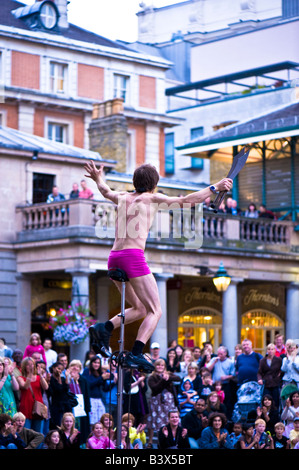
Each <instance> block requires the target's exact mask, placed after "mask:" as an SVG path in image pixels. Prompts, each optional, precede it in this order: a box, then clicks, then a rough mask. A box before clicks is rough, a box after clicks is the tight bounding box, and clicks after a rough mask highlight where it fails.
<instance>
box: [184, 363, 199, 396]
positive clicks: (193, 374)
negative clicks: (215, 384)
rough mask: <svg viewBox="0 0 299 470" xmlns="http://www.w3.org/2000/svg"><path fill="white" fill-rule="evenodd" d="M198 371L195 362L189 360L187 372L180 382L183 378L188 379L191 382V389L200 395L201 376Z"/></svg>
mask: <svg viewBox="0 0 299 470" xmlns="http://www.w3.org/2000/svg"><path fill="white" fill-rule="evenodd" d="M198 371H199V369H198V366H197V364H196V362H194V361H192V362H190V363H189V364H188V366H187V373H186V374H185V375H184V376H183V378H182V383H183V382H184V381H185V380H189V381H190V382H191V384H192V387H193V390H195V391H196V392H197V394H198V395H200V394H201V391H202V378H201V376H200V375H199V373H198Z"/></svg>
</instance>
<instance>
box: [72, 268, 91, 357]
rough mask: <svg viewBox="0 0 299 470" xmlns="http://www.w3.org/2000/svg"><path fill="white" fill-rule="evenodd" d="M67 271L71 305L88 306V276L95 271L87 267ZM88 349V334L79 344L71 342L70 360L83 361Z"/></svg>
mask: <svg viewBox="0 0 299 470" xmlns="http://www.w3.org/2000/svg"><path fill="white" fill-rule="evenodd" d="M67 272H68V273H70V274H71V275H72V284H73V286H72V305H73V306H74V305H76V304H77V303H81V304H82V305H83V307H84V308H86V309H88V308H89V276H90V274H91V273H93V272H95V271H91V270H89V269H69V270H67ZM88 350H89V336H87V338H86V339H85V340H84V341H83V342H82V343H79V344H71V346H70V357H69V359H70V361H71V360H72V359H79V360H80V361H81V362H82V364H83V363H84V359H85V354H86V352H87V351H88Z"/></svg>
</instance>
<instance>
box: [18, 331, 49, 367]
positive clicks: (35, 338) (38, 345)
mask: <svg viewBox="0 0 299 470" xmlns="http://www.w3.org/2000/svg"><path fill="white" fill-rule="evenodd" d="M36 352H37V353H40V355H41V356H42V360H43V361H44V362H45V364H47V359H46V354H45V349H44V347H43V346H42V340H41V337H40V335H39V334H38V333H32V335H31V336H30V339H29V344H28V345H27V346H26V348H25V351H24V355H23V359H25V357H32V355H33V354H34V353H36Z"/></svg>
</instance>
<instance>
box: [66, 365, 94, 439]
mask: <svg viewBox="0 0 299 470" xmlns="http://www.w3.org/2000/svg"><path fill="white" fill-rule="evenodd" d="M82 368H83V367H82V363H81V361H79V360H78V359H73V360H72V361H71V362H70V364H69V384H70V390H71V392H73V393H74V394H75V395H76V396H77V399H78V402H79V404H78V406H77V407H75V408H74V409H73V413H74V416H75V417H76V418H77V420H76V425H77V426H78V429H79V431H80V439H81V444H85V443H86V439H87V438H88V436H89V433H90V424H89V413H90V391H89V385H88V382H87V380H86V378H85V377H84V376H83V375H82V374H81V372H82Z"/></svg>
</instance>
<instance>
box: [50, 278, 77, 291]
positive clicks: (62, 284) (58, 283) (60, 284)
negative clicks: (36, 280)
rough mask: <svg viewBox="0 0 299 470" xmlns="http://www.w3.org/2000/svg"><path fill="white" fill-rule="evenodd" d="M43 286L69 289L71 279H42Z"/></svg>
mask: <svg viewBox="0 0 299 470" xmlns="http://www.w3.org/2000/svg"><path fill="white" fill-rule="evenodd" d="M44 287H46V288H50V289H71V288H72V281H65V280H63V279H44Z"/></svg>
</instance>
